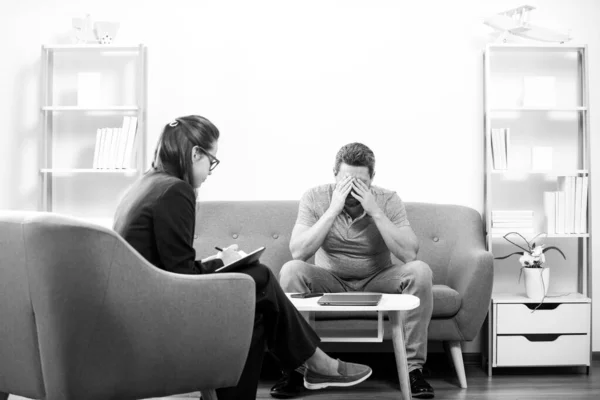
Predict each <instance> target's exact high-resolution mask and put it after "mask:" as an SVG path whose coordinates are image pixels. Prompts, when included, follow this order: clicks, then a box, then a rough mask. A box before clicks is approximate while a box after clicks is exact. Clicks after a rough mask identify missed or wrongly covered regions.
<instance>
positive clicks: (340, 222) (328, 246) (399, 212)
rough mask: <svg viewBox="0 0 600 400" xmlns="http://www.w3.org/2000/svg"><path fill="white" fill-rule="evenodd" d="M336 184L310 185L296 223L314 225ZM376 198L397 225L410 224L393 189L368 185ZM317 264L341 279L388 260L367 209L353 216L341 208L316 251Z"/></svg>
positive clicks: (352, 277)
mask: <svg viewBox="0 0 600 400" xmlns="http://www.w3.org/2000/svg"><path fill="white" fill-rule="evenodd" d="M334 189H335V184H326V185H321V186H317V187H315V188H312V189H309V190H308V191H307V192H306V193H304V195H303V196H302V199H301V200H300V208H299V210H298V219H297V220H296V224H300V225H305V226H308V227H311V226H313V225H314V224H315V223H316V222H317V221H318V220H319V218H321V216H322V215H323V214H324V213H325V211H327V209H328V208H329V204H330V203H331V196H332V194H333V190H334ZM371 192H372V193H373V196H374V197H375V202H376V203H377V205H378V206H379V208H381V210H382V211H383V212H384V214H385V215H386V216H387V217H388V218H389V219H390V221H392V223H393V224H394V225H396V226H397V227H402V226H410V224H409V222H408V218H407V216H406V209H405V207H404V203H403V202H402V200H400V197H398V195H397V194H396V192H393V191H390V190H386V189H382V188H379V187H377V186H371ZM315 263H316V265H318V266H320V267H323V268H325V269H328V270H330V271H331V272H333V273H334V274H335V275H337V276H338V277H340V278H342V279H347V280H355V279H364V278H366V277H369V276H371V275H373V274H375V273H377V272H379V271H381V270H382V269H384V268H387V267H389V266H390V264H391V258H390V251H389V249H388V247H387V245H386V244H385V242H384V240H383V237H381V234H380V233H379V229H378V228H377V226H376V225H375V222H374V221H373V219H372V218H371V217H370V216H368V215H367V214H366V213H363V214H362V215H361V216H360V217H358V218H356V219H354V220H352V218H351V217H350V216H349V215H348V214H347V213H346V212H345V211H343V212H342V213H340V214H339V215H338V216H337V217H336V219H335V221H334V222H333V225H332V227H331V230H330V231H329V233H328V234H327V236H326V237H325V240H324V241H323V244H322V245H321V248H319V250H317V253H316V254H315Z"/></svg>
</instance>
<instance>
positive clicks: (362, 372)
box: [304, 359, 373, 390]
mask: <svg viewBox="0 0 600 400" xmlns="http://www.w3.org/2000/svg"><path fill="white" fill-rule="evenodd" d="M338 363H339V366H338V373H339V375H322V374H318V373H316V372H313V371H310V370H309V369H308V368H307V369H306V372H305V373H304V387H305V388H307V389H310V390H316V389H323V388H326V387H328V386H338V387H348V386H354V385H357V384H359V383H361V382H362V381H364V380H366V379H367V378H368V377H369V376H371V373H372V372H373V371H372V370H371V368H370V367H368V366H366V365H362V364H353V363H347V362H343V361H342V360H340V359H338Z"/></svg>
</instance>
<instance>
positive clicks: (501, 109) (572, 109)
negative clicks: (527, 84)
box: [488, 106, 588, 113]
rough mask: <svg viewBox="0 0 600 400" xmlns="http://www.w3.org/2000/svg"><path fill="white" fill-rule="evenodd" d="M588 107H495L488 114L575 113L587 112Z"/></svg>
mask: <svg viewBox="0 0 600 400" xmlns="http://www.w3.org/2000/svg"><path fill="white" fill-rule="evenodd" d="M587 109H588V108H587V107H581V106H577V107H493V108H490V109H489V110H488V112H491V113H494V112H514V111H542V112H575V111H587Z"/></svg>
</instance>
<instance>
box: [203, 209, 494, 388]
mask: <svg viewBox="0 0 600 400" xmlns="http://www.w3.org/2000/svg"><path fill="white" fill-rule="evenodd" d="M406 209H407V213H408V218H409V221H410V223H411V225H412V227H413V230H414V231H415V233H416V235H417V236H418V237H419V243H420V248H419V253H418V258H419V259H420V260H422V261H424V262H426V263H427V264H429V266H430V267H431V269H432V271H433V280H434V282H433V283H434V287H433V295H434V308H433V317H432V320H431V324H430V325H429V340H433V341H442V342H443V343H444V347H445V349H446V350H447V351H448V352H449V353H450V355H451V358H452V360H453V363H454V367H455V369H456V373H457V376H458V380H459V383H460V386H461V387H466V386H467V383H466V376H465V372H464V365H463V360H462V352H461V342H463V341H469V340H473V339H474V338H475V336H476V335H477V333H478V332H479V329H480V328H481V326H482V324H483V321H484V319H485V316H486V314H487V310H488V305H489V302H490V297H491V292H492V281H493V256H492V254H491V253H490V252H488V251H486V249H485V241H484V232H483V223H482V220H481V216H480V214H479V213H478V212H477V211H476V210H473V209H471V208H468V207H464V206H457V205H442V204H427V203H406ZM297 213H298V201H239V202H238V201H217V202H199V203H197V210H196V232H195V236H194V247H195V249H196V253H197V257H198V258H202V257H205V256H207V255H209V254H213V253H214V246H226V245H229V244H232V243H238V244H239V246H240V249H243V250H253V249H255V248H257V247H260V246H266V248H267V250H266V251H265V253H264V254H263V256H262V257H261V262H263V263H264V264H266V265H267V266H269V267H270V268H271V269H272V270H273V272H275V274H276V275H278V273H279V270H280V269H281V267H282V266H283V264H284V263H285V262H286V261H288V260H291V259H292V256H291V254H290V250H289V241H290V235H291V232H292V228H293V226H294V223H295V221H296V215H297ZM373 318H375V317H374V316H373V315H371V314H355V315H353V316H352V318H348V316H347V315H341V314H339V315H335V314H332V313H326V314H325V315H324V316H322V317H320V321H319V326H320V327H323V328H324V329H328V328H360V327H364V326H370V324H372V321H371V319H373ZM386 323H387V321H386ZM389 331H390V329H386V332H389ZM384 339H389V337H387V336H384Z"/></svg>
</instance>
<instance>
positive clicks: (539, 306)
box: [523, 303, 560, 310]
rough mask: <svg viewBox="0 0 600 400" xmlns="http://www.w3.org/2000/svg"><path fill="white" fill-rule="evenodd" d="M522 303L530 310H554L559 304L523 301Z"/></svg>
mask: <svg viewBox="0 0 600 400" xmlns="http://www.w3.org/2000/svg"><path fill="white" fill-rule="evenodd" d="M523 305H524V306H525V307H527V308H529V309H530V310H536V309H537V310H556V309H557V308H558V306H560V303H542V304H536V303H524V304H523Z"/></svg>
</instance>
